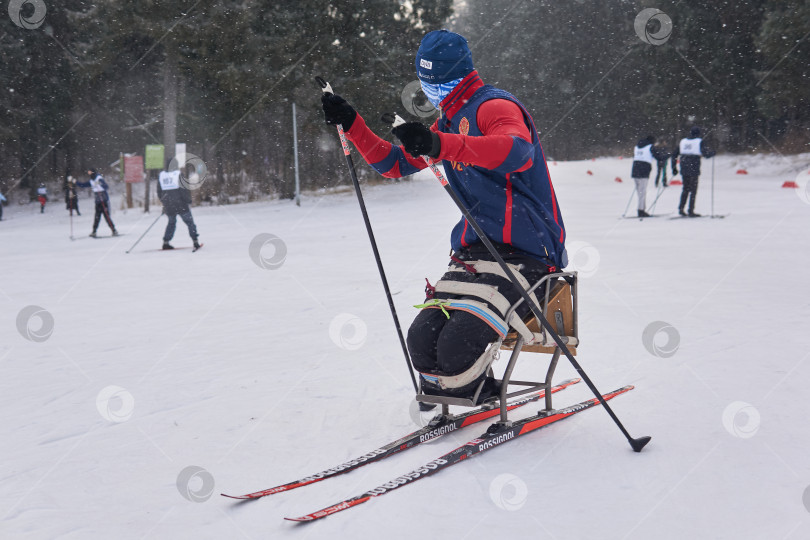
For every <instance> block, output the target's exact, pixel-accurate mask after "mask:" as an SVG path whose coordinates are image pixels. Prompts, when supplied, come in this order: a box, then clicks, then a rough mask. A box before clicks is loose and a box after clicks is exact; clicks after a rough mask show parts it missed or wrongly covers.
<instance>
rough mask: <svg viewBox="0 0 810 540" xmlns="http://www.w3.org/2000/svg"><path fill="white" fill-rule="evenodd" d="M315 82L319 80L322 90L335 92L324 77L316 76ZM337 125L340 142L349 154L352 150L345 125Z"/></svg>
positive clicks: (330, 92)
mask: <svg viewBox="0 0 810 540" xmlns="http://www.w3.org/2000/svg"><path fill="white" fill-rule="evenodd" d="M315 82H317V83H318V84H319V85H320V87H321V90H322V91H323V93H324V94H334V93H335V92H334V91H333V90H332V85H331V84H329V83H328V82H326V81H325V80H324V79H323V77H315ZM335 127H337V131H338V136H339V137H340V144H341V146H343V155H344V156H348V155H349V154H350V153H351V152H350V151H349V141H347V140H346V134H345V133H343V126H341V125H340V124H335Z"/></svg>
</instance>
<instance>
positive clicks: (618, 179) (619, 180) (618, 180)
mask: <svg viewBox="0 0 810 540" xmlns="http://www.w3.org/2000/svg"><path fill="white" fill-rule="evenodd" d="M613 181H614V182H618V183H620V184H621V183H622V179H621V178H619V177H618V176H617V177H616V178H615V179H614V180H613Z"/></svg>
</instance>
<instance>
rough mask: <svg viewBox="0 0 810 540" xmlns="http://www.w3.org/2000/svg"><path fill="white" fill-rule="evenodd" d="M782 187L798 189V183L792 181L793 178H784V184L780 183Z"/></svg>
mask: <svg viewBox="0 0 810 540" xmlns="http://www.w3.org/2000/svg"><path fill="white" fill-rule="evenodd" d="M782 187H783V188H793V189H799V184H797V183H796V182H794V181H793V180H785V183H784V184H782Z"/></svg>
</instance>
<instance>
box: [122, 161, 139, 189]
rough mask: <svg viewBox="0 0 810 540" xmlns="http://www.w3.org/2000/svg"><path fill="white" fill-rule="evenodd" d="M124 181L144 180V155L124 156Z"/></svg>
mask: <svg viewBox="0 0 810 540" xmlns="http://www.w3.org/2000/svg"><path fill="white" fill-rule="evenodd" d="M124 182H127V183H134V182H143V156H124Z"/></svg>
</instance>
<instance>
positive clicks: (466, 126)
mask: <svg viewBox="0 0 810 540" xmlns="http://www.w3.org/2000/svg"><path fill="white" fill-rule="evenodd" d="M458 132H459V133H461V134H462V135H467V134H468V133H469V132H470V121H469V120H467V117H466V116H465V117H464V118H462V119H461V122H459V123H458Z"/></svg>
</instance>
